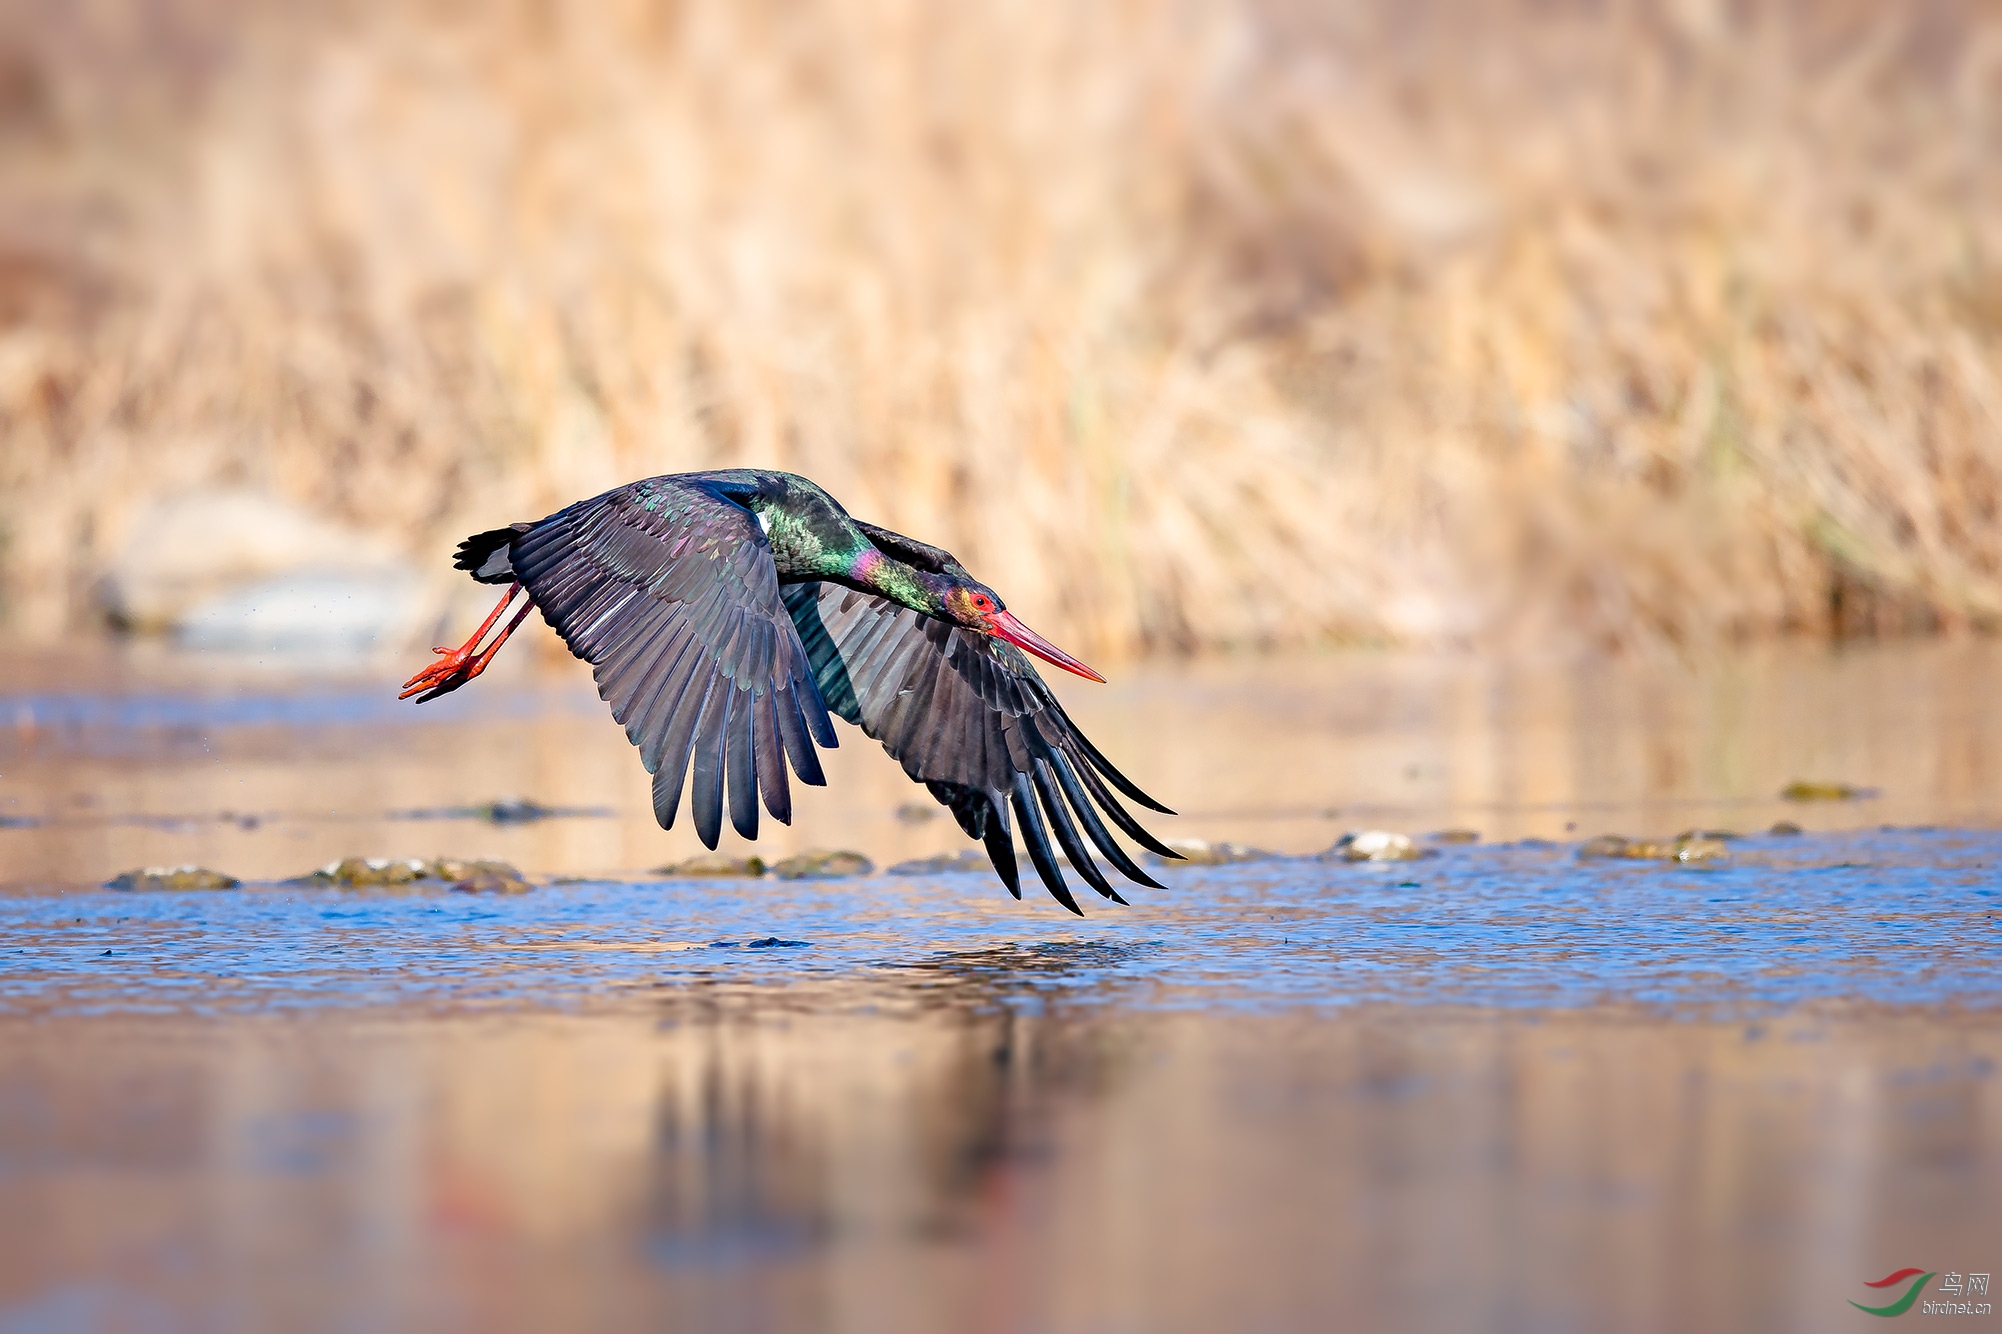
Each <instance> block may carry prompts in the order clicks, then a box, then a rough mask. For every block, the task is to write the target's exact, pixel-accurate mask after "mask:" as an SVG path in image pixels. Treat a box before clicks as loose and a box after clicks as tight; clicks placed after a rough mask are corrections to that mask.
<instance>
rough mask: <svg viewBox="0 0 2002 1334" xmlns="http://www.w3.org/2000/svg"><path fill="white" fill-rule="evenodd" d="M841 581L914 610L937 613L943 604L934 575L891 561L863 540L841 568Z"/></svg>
mask: <svg viewBox="0 0 2002 1334" xmlns="http://www.w3.org/2000/svg"><path fill="white" fill-rule="evenodd" d="M842 577H843V581H844V582H846V583H851V584H854V585H855V586H856V587H858V588H866V589H868V590H869V591H870V592H872V593H878V594H881V595H882V596H883V597H886V598H888V599H890V601H892V602H896V603H900V604H901V605H903V606H906V607H909V608H911V609H912V610H914V611H921V612H924V613H925V614H926V615H928V616H936V615H938V613H939V610H940V608H942V607H943V606H944V605H945V603H944V600H943V598H942V597H941V595H940V590H938V589H936V588H934V587H933V586H932V584H933V582H934V579H933V576H930V575H927V574H926V573H925V572H924V571H923V570H917V569H913V568H911V567H910V566H908V565H906V564H904V563H903V562H902V561H900V560H893V559H892V558H890V557H889V556H885V555H884V554H883V553H882V552H880V551H878V550H877V549H876V548H875V547H874V546H873V545H871V544H870V543H869V542H867V541H866V540H865V541H864V542H863V543H862V545H861V547H860V548H858V549H857V550H856V551H855V552H854V553H853V554H852V555H851V556H850V557H849V558H848V562H847V568H846V569H844V570H843V571H842Z"/></svg>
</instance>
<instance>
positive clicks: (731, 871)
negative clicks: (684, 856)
mask: <svg viewBox="0 0 2002 1334" xmlns="http://www.w3.org/2000/svg"><path fill="white" fill-rule="evenodd" d="M770 869H771V868H770V867H769V866H767V865H766V864H765V859H764V858H762V857H731V856H727V855H725V854H723V853H720V852H706V853H703V854H702V855H701V856H699V857H690V858H689V859H688V860H687V861H685V862H674V863H672V864H671V865H667V866H657V867H655V868H654V872H653V873H654V874H655V875H667V876H677V877H680V876H690V877H694V876H712V875H736V876H760V875H763V874H764V873H765V872H766V871H768V870H770Z"/></svg>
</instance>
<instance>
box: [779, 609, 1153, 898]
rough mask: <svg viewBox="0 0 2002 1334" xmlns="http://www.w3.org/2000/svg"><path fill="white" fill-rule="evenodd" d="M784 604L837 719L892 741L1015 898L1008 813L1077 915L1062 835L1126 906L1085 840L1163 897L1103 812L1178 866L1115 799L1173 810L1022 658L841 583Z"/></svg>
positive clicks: (887, 745)
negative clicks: (1063, 865) (1140, 784)
mask: <svg viewBox="0 0 2002 1334" xmlns="http://www.w3.org/2000/svg"><path fill="white" fill-rule="evenodd" d="M784 596H785V604H786V607H787V609H788V610H789V611H790V612H791V613H792V619H793V624H794V625H795V626H797V627H798V628H799V635H800V640H801V642H802V643H803V644H805V646H806V651H807V653H808V655H809V656H810V657H811V658H812V660H813V675H814V680H815V682H816V683H817V684H818V685H819V687H820V694H821V697H822V698H823V699H825V700H826V701H827V707H828V708H830V709H832V710H833V711H834V712H836V713H838V714H840V715H841V716H842V717H843V718H846V719H847V720H848V721H849V722H851V723H855V724H857V725H858V726H860V727H861V729H862V730H863V731H864V732H866V733H868V734H869V735H870V736H872V737H874V738H876V739H877V740H878V741H880V742H882V743H883V749H884V750H887V751H889V752H890V754H891V755H892V756H894V757H895V758H896V759H897V760H899V761H901V762H902V764H903V766H904V772H905V773H907V774H909V775H910V776H911V777H912V778H915V779H917V780H918V781H919V782H921V783H923V784H924V785H925V786H926V787H927V788H928V789H930V791H931V794H932V795H933V796H934V797H936V798H938V800H939V801H940V802H941V803H943V804H944V805H946V806H948V807H950V808H951V810H952V813H953V815H954V816H955V817H956V818H957V819H958V820H959V826H960V828H962V829H964V830H965V831H966V832H967V834H968V835H969V836H970V837H972V838H977V839H980V840H982V841H983V842H984V843H985V844H986V845H987V855H988V857H989V858H990V859H992V861H993V862H994V869H995V870H996V871H997V872H999V873H1000V876H1001V879H1002V881H1003V882H1004V883H1005V884H1006V885H1007V886H1008V889H1009V890H1010V892H1012V893H1013V894H1014V895H1015V897H1016V898H1020V897H1021V896H1022V887H1021V883H1020V879H1019V876H1018V873H1017V870H1016V866H1015V846H1014V840H1013V838H1012V837H1011V835H1010V832H1009V814H1010V812H1011V811H1012V812H1013V815H1014V818H1015V820H1017V821H1019V822H1020V824H1021V827H1022V842H1023V844H1024V845H1025V846H1026V847H1027V848H1028V850H1029V860H1030V861H1031V862H1032V863H1033V864H1034V865H1035V868H1036V874H1037V875H1039V876H1041V877H1042V880H1043V883H1044V885H1046V886H1048V887H1049V891H1050V893H1051V894H1052V895H1053V896H1055V898H1056V900H1057V902H1059V903H1061V904H1063V905H1064V907H1066V908H1069V909H1070V910H1071V911H1072V912H1080V909H1079V908H1078V906H1077V901H1076V900H1075V899H1073V898H1072V897H1071V893H1070V888H1069V887H1068V886H1067V885H1066V884H1065V883H1064V878H1063V874H1062V872H1061V871H1059V870H1058V868H1057V859H1056V852H1055V850H1054V849H1053V848H1052V847H1051V846H1050V831H1051V830H1054V831H1055V833H1056V842H1057V844H1058V845H1059V846H1060V847H1061V848H1062V849H1063V852H1064V855H1065V856H1066V857H1067V858H1068V859H1069V861H1070V864H1071V866H1072V868H1073V869H1075V870H1076V871H1077V873H1078V874H1079V875H1081V876H1083V877H1084V879H1085V881H1086V882H1087V883H1089V884H1090V885H1091V887H1092V888H1093V889H1096V890H1097V891H1098V892H1099V893H1100V894H1103V895H1104V896H1105V897H1106V898H1109V899H1111V900H1113V901H1114V902H1117V903H1124V902H1125V901H1126V900H1124V899H1122V898H1120V897H1119V893H1118V891H1117V890H1115V889H1113V887H1112V885H1111V883H1110V882H1109V881H1108V880H1107V879H1106V877H1105V873H1104V872H1103V871H1101V870H1100V869H1099V867H1098V864H1097V862H1095V861H1094V860H1093V858H1092V854H1091V850H1090V848H1088V847H1086V845H1085V840H1086V839H1089V840H1090V841H1091V844H1092V846H1094V847H1096V848H1097V849H1098V851H1099V852H1100V853H1103V854H1104V856H1105V859H1106V860H1107V861H1108V862H1110V863H1111V864H1112V865H1113V866H1114V867H1115V868H1116V869H1117V870H1118V871H1119V872H1120V874H1122V875H1124V876H1125V877H1126V878H1127V879H1129V880H1132V881H1134V882H1136V883H1138V884H1142V885H1149V886H1153V887H1155V888H1159V885H1158V884H1157V883H1156V882H1155V881H1154V879H1153V878H1152V877H1150V876H1149V875H1148V874H1147V873H1146V872H1145V871H1143V870H1141V869H1140V867H1139V866H1137V865H1135V864H1134V861H1133V859H1132V857H1130V856H1129V855H1128V854H1127V853H1126V851H1125V850H1124V849H1123V848H1121V847H1120V845H1119V843H1118V841H1117V840H1115V839H1114V838H1113V836H1112V834H1111V831H1109V830H1108V829H1107V828H1106V827H1105V819H1101V818H1100V815H1099V812H1100V811H1101V810H1102V811H1103V812H1104V815H1105V818H1106V819H1110V820H1111V821H1112V823H1113V824H1115V825H1117V826H1118V827H1119V828H1120V829H1121V830H1122V831H1124V832H1125V833H1126V835H1127V836H1128V837H1129V838H1131V839H1133V840H1134V841H1135V842H1137V843H1139V844H1140V845H1141V846H1142V847H1145V848H1148V849H1150V850H1151V851H1154V852H1157V853H1159V854H1161V855H1163V856H1167V857H1172V856H1175V855H1176V854H1174V853H1173V852H1171V851H1169V850H1168V848H1167V847H1166V846H1165V845H1163V844H1162V843H1161V842H1160V841H1159V840H1158V839H1156V838H1155V837H1154V836H1153V835H1152V834H1149V833H1148V832H1147V831H1146V830H1145V829H1143V828H1141V827H1140V823H1139V821H1137V820H1135V819H1134V818H1133V817H1132V815H1130V814H1129V813H1128V812H1127V811H1126V808H1125V807H1123V806H1121V805H1120V804H1119V800H1118V798H1117V797H1115V796H1114V795H1113V791H1112V789H1114V788H1116V789H1118V790H1119V791H1120V792H1122V793H1124V794H1125V795H1126V796H1128V797H1130V798H1131V799H1132V800H1134V801H1136V802H1138V803H1140V804H1141V805H1143V806H1145V807H1147V808H1148V809H1150V810H1156V811H1161V812H1162V813H1164V814H1169V813H1171V812H1169V811H1168V808H1167V807H1165V806H1163V805H1161V804H1160V803H1158V802H1156V801H1155V800H1154V799H1153V798H1151V797H1149V796H1148V795H1147V794H1146V793H1144V792H1142V791H1141V790H1140V789H1139V788H1137V787H1135V786H1134V785H1133V783H1132V782H1131V781H1130V780H1128V779H1127V778H1126V776H1125V775H1124V774H1122V773H1120V772H1119V771H1118V770H1117V769H1115V768H1113V767H1112V764H1111V762H1110V761H1109V760H1107V759H1106V758H1105V756H1103V755H1101V754H1100V753H1099V751H1098V748H1097V747H1096V746H1093V745H1092V744H1091V742H1090V741H1088V740H1086V739H1085V736H1084V734H1083V733H1082V732H1080V731H1078V729H1077V726H1076V724H1074V723H1072V722H1071V720H1070V718H1069V717H1068V716H1066V715H1065V713H1064V710H1063V706H1062V705H1061V704H1059V703H1058V702H1057V698H1056V696H1055V695H1053V694H1051V693H1050V689H1049V687H1048V686H1046V685H1044V684H1043V681H1042V678H1041V677H1039V676H1037V675H1036V670H1035V668H1034V667H1033V666H1031V665H1030V662H1029V659H1028V656H1027V655H1026V654H1024V653H1023V652H1022V651H1021V650H1020V649H1018V648H1016V647H1015V646H1014V645H1013V644H1008V643H1005V642H1003V641H1000V640H997V639H992V638H989V637H988V636H986V635H983V634H979V633H977V632H974V631H969V630H964V629H961V628H960V627H959V626H956V625H954V624H952V623H951V622H948V621H942V620H938V619H936V618H935V617H931V616H926V615H924V614H922V613H920V612H915V611H912V610H910V609H909V608H907V607H903V606H899V605H898V604H897V603H894V602H891V601H889V600H888V599H887V598H880V597H877V596H875V595H874V594H871V593H862V592H857V591H856V590H854V589H851V588H847V587H844V586H842V585H838V584H825V583H809V584H792V585H788V586H787V587H786V589H785V594H784ZM1046 815H1047V817H1048V824H1047V825H1045V823H1044V817H1045V816H1046ZM1080 827H1082V830H1083V833H1082V834H1080V833H1079V829H1080Z"/></svg>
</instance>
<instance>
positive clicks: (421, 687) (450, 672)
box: [397, 584, 535, 704]
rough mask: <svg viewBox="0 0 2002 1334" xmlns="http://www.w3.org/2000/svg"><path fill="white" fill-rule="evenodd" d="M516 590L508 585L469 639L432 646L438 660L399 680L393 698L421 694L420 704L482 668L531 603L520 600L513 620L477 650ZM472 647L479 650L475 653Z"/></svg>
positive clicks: (472, 676) (498, 649)
mask: <svg viewBox="0 0 2002 1334" xmlns="http://www.w3.org/2000/svg"><path fill="white" fill-rule="evenodd" d="M520 591H521V585H520V584H515V585H514V586H512V587H511V588H509V589H508V590H507V596H506V597H504V598H502V599H501V600H500V605H499V606H497V607H495V608H494V609H493V613H492V614H491V615H489V616H488V617H487V619H486V620H485V621H483V622H481V624H480V628H479V629H477V630H475V631H473V637H472V638H471V639H468V640H467V641H466V642H465V643H463V644H461V645H459V647H457V648H438V649H433V650H432V652H434V653H439V654H442V655H443V659H442V661H439V662H434V663H432V664H431V665H430V666H429V667H426V668H425V669H424V670H423V671H421V672H419V673H417V675H415V676H413V677H411V678H410V679H409V680H408V681H405V682H404V683H403V693H402V694H400V695H398V696H397V698H398V699H409V698H410V697H411V696H412V695H421V698H420V699H419V700H418V701H417V702H418V703H419V704H422V703H423V702H424V701H425V700H427V699H436V698H438V696H440V695H445V694H450V693H451V692H452V691H454V690H457V689H458V688H459V687H460V686H462V685H464V684H466V682H468V681H470V680H472V679H473V678H474V677H476V676H478V675H479V674H480V673H481V672H483V671H485V670H486V669H487V664H488V663H490V662H492V661H493V660H494V654H496V653H498V652H500V646H501V645H502V644H505V643H507V637H508V636H509V635H511V634H513V633H514V628H515V627H516V626H518V625H520V624H521V622H522V618H523V617H525V616H527V615H528V613H529V610H530V609H531V608H533V607H534V606H535V604H534V603H533V602H524V603H522V605H521V610H520V611H518V612H516V613H515V614H514V619H513V620H511V621H509V622H508V623H507V628H506V629H504V630H502V631H501V632H500V634H498V635H496V636H495V637H494V642H493V643H491V644H489V645H487V647H486V648H485V649H479V643H480V640H481V639H483V638H484V637H485V636H486V633H487V631H489V630H491V629H492V628H493V624H494V622H495V621H497V620H499V619H500V615H501V613H502V612H504V611H506V610H507V604H508V603H510V602H512V601H514V597H515V594H517V593H519V592H520ZM475 650H479V651H477V652H476V651H475Z"/></svg>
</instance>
